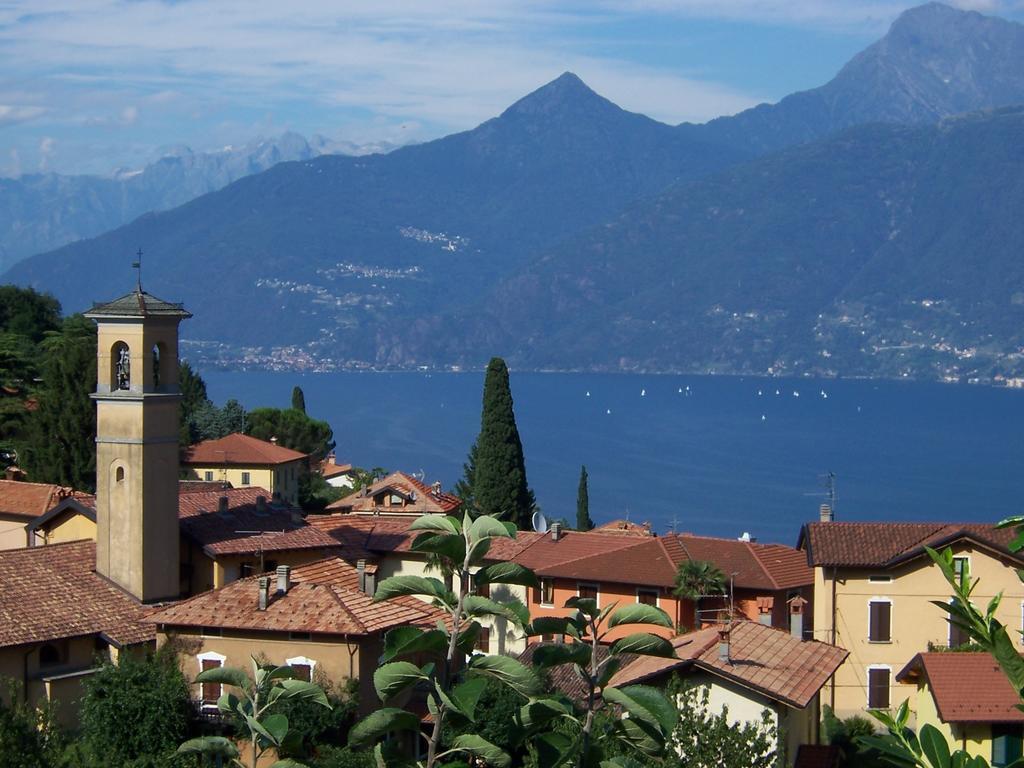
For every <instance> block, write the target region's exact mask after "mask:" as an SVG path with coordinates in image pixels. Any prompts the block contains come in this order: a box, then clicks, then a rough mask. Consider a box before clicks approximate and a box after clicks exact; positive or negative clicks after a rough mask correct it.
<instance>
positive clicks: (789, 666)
mask: <svg viewBox="0 0 1024 768" xmlns="http://www.w3.org/2000/svg"><path fill="white" fill-rule="evenodd" d="M719 629H720V627H709V628H707V629H702V630H698V631H697V632H691V633H689V634H687V635H680V636H679V637H677V638H676V639H675V640H673V645H675V646H676V653H677V655H678V656H679V657H680V658H679V659H678V660H676V659H660V658H653V657H650V656H641V657H638V658H637V659H636V661H634V662H633V663H632V664H629V665H627V666H625V667H623V668H622V669H621V670H619V672H618V673H617V674H616V675H615V676H614V677H613V678H612V681H611V684H612V685H628V684H630V683H636V682H640V681H642V680H647V679H650V678H652V677H658V676H661V675H663V674H666V673H668V672H671V671H673V670H676V669H685V668H686V667H688V666H693V667H696V668H698V669H701V670H704V671H706V672H710V673H712V674H715V675H719V676H721V677H724V678H727V679H729V680H732V681H733V682H736V683H738V684H740V685H742V686H744V687H746V688H751V689H753V690H755V691H759V692H760V693H763V694H765V695H766V696H769V697H771V698H773V699H775V700H777V701H781V702H783V703H785V704H787V705H788V706H790V707H795V708H796V709H803V708H804V707H806V706H807V705H808V704H809V703H810V702H811V699H812V698H813V697H814V695H815V694H816V693H817V692H818V691H819V690H821V687H822V686H823V685H824V684H825V682H826V681H827V680H828V679H829V677H831V676H832V674H833V673H834V672H835V671H836V669H838V667H839V665H840V664H842V663H843V661H844V660H845V659H846V657H847V655H848V652H847V651H845V650H844V649H842V648H837V647H836V646H832V645H827V644H825V643H820V642H818V641H816V640H800V639H798V638H795V637H793V636H792V635H790V634H789V633H788V632H785V631H783V630H779V629H774V628H772V627H767V626H765V625H763V624H759V623H756V622H752V621H738V622H735V623H733V624H732V627H731V632H730V646H729V661H721V660H719V658H718V639H719Z"/></svg>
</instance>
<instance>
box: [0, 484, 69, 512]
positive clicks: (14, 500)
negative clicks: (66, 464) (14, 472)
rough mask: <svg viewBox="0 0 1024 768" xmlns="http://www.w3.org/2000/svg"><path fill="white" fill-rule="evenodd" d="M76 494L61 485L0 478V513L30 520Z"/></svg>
mask: <svg viewBox="0 0 1024 768" xmlns="http://www.w3.org/2000/svg"><path fill="white" fill-rule="evenodd" d="M76 495H77V492H76V491H74V490H72V489H71V488H66V487H64V486H62V485H51V484H49V483H28V482H24V481H21V480H0V515H11V516H14V517H23V518H25V519H26V520H31V519H32V518H35V517H38V516H39V515H41V514H43V513H44V512H47V511H48V510H50V509H52V508H53V507H55V506H56V505H57V504H58V503H59V502H60V501H61V500H63V499H66V498H71V497H74V496H76Z"/></svg>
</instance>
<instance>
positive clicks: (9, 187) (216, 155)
mask: <svg viewBox="0 0 1024 768" xmlns="http://www.w3.org/2000/svg"><path fill="white" fill-rule="evenodd" d="M391 149H394V146H393V145H389V144H387V143H386V142H381V143H378V144H371V145H358V144H353V143H352V142H335V141H331V140H330V139H326V138H324V137H323V136H314V137H313V138H312V139H311V140H310V141H308V142H307V141H306V140H305V139H304V138H303V137H302V136H300V135H298V134H297V133H285V134H283V135H281V136H279V137H277V138H276V139H270V140H260V141H254V142H251V143H249V144H246V145H245V146H242V147H226V148H224V149H222V150H220V151H217V152H202V153H198V152H193V151H192V150H191V149H189V148H188V147H171V148H169V149H167V150H165V152H164V154H163V156H162V157H161V158H160V159H159V160H157V161H156V162H154V163H152V164H150V165H147V166H146V167H145V168H141V169H138V170H125V169H122V170H119V171H116V172H115V173H113V174H112V175H111V176H110V177H103V176H62V175H60V174H56V173H46V174H31V175H26V176H21V177H20V178H17V179H3V178H0V271H2V270H4V269H6V268H8V267H10V266H12V265H13V264H14V263H15V262H17V261H18V260H20V259H22V258H24V257H26V256H31V255H32V254H34V253H40V252H43V251H49V250H52V249H54V248H57V247H59V246H61V245H64V244H65V243H69V242H73V241H75V240H81V239H82V238H86V237H93V236H95V235H98V234H100V233H102V232H106V231H109V230H111V229H114V228H116V227H119V226H121V225H122V224H125V223H126V222H129V221H131V220H132V219H134V218H136V217H137V216H140V215H142V214H143V213H147V212H149V211H160V210H167V209H168V208H174V207H176V206H178V205H181V204H182V203H185V202H188V201H189V200H192V199H194V198H196V197H199V196H200V195H205V194H206V193H207V192H212V191H214V190H217V189H220V188H222V187H224V186H226V185H227V184H230V183H231V182H232V181H235V180H236V179H240V178H242V177H243V176H248V175H250V174H253V173H259V172H260V171H265V170H266V169H267V168H270V167H271V166H274V165H276V164H277V163H280V162H283V161H286V160H307V159H309V158H311V157H317V156H318V155H323V154H347V155H363V154H368V153H370V152H387V151H390V150H391Z"/></svg>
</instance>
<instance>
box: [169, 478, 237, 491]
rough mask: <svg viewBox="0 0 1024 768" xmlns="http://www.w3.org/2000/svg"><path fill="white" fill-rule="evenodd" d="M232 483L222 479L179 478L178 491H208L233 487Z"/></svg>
mask: <svg viewBox="0 0 1024 768" xmlns="http://www.w3.org/2000/svg"><path fill="white" fill-rule="evenodd" d="M233 487H234V486H233V485H231V483H228V482H225V481H222V480H179V481H178V493H179V494H182V493H208V492H210V491H220V490H224V489H225V488H233Z"/></svg>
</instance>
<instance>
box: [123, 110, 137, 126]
mask: <svg viewBox="0 0 1024 768" xmlns="http://www.w3.org/2000/svg"><path fill="white" fill-rule="evenodd" d="M138 119H139V108H138V107H135V106H131V105H129V106H127V107H125V108H124V109H122V110H121V122H123V123H125V124H126V125H131V124H132V123H134V122H135V121H136V120H138Z"/></svg>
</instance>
